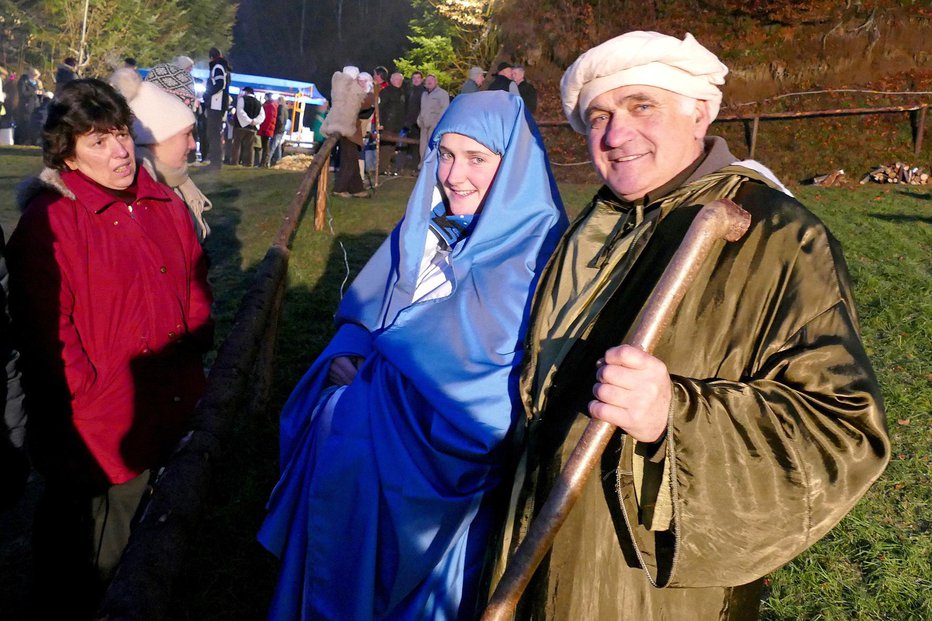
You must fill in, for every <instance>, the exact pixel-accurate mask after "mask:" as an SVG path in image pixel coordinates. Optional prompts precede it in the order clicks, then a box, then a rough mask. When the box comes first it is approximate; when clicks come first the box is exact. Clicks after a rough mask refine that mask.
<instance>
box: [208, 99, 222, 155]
mask: <svg viewBox="0 0 932 621" xmlns="http://www.w3.org/2000/svg"><path fill="white" fill-rule="evenodd" d="M222 132H223V110H208V111H207V154H208V157H209V159H210V167H211V168H220V166H221V164H223V147H222V146H221V144H222V143H221V136H222Z"/></svg>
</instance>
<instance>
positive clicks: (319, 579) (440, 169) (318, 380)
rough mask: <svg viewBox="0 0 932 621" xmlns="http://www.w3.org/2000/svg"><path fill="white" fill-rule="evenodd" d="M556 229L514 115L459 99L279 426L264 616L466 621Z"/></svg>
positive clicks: (535, 160)
mask: <svg viewBox="0 0 932 621" xmlns="http://www.w3.org/2000/svg"><path fill="white" fill-rule="evenodd" d="M463 137H465V138H466V140H464V139H463ZM462 145H466V146H465V147H464V146H462ZM469 145H472V146H471V147H470V146H469ZM498 158H500V162H498ZM490 161H493V162H497V171H496V170H495V169H491V175H493V176H494V180H493V176H488V175H487V173H488V172H489V169H488V165H489V162H490ZM464 171H465V172H464ZM477 171H478V172H477ZM483 171H485V172H483ZM483 174H486V181H482V179H481V178H482V176H483ZM477 178H479V180H478V181H477V180H476V179H477ZM470 180H472V181H473V182H476V183H475V184H471V183H470ZM474 186H476V187H474ZM470 201H472V202H470ZM464 205H465V206H466V207H465V208H464ZM470 205H472V206H471V207H470ZM470 212H475V215H472V214H471V213H470ZM565 228H566V215H565V213H564V211H563V207H562V204H561V202H560V198H559V194H558V193H557V189H556V184H555V183H554V180H553V175H552V174H551V171H550V166H549V163H548V161H547V156H546V152H545V150H544V147H543V143H542V141H541V138H540V134H539V133H538V131H537V128H536V125H535V124H534V121H533V120H532V118H531V116H530V114H528V113H527V111H526V110H525V108H524V104H523V103H522V101H521V99H520V98H518V97H514V96H512V95H510V94H508V93H505V92H501V91H489V92H479V93H473V94H469V95H463V96H459V97H457V98H455V99H454V100H453V102H452V103H451V105H450V107H449V108H448V109H447V111H446V113H445V114H444V116H443V118H442V119H441V120H440V122H439V124H438V125H437V128H436V129H435V131H434V134H433V136H432V137H431V141H430V148H429V151H428V153H427V154H426V157H425V159H424V162H423V165H422V169H421V173H420V175H419V177H418V179H417V183H416V185H415V188H414V191H413V193H412V195H411V198H410V200H409V201H408V206H407V210H406V212H405V215H404V217H403V219H402V220H401V222H400V223H399V224H398V225H397V226H396V227H395V229H394V230H393V231H392V233H391V234H390V235H389V237H388V239H387V240H386V241H385V242H384V243H383V244H382V246H381V247H380V248H379V249H378V250H377V251H376V253H375V254H374V255H373V257H372V259H370V261H369V262H368V263H367V264H366V266H365V267H364V268H363V269H362V271H361V272H360V274H359V276H358V277H357V278H356V280H355V281H354V282H353V285H352V286H351V287H350V289H349V291H348V292H347V295H346V296H345V298H344V299H343V301H342V302H341V304H340V306H339V308H338V310H337V313H336V325H337V333H336V335H335V336H334V337H333V340H332V341H331V342H330V344H329V345H328V346H327V348H326V349H325V350H324V352H323V353H322V354H321V355H320V356H319V357H318V359H317V360H316V361H315V363H314V364H313V366H312V367H311V368H310V370H309V371H308V372H307V374H306V375H305V376H304V378H303V379H302V380H301V382H300V383H299V384H298V386H297V387H296V388H295V391H294V393H293V394H292V395H291V397H290V399H289V400H288V402H287V403H286V405H285V408H284V410H283V412H282V417H281V455H280V459H281V462H280V463H281V465H282V474H281V480H280V481H279V483H278V485H277V486H276V487H275V490H274V491H273V492H272V496H271V499H270V500H269V506H268V509H269V514H268V517H267V518H266V521H265V523H264V524H263V526H262V529H261V531H260V533H259V540H260V542H261V543H262V544H263V545H264V546H265V547H266V548H267V549H269V550H270V551H271V552H273V553H274V554H276V555H277V556H279V558H280V559H281V560H282V568H281V574H280V576H279V581H278V586H277V588H276V592H275V595H274V597H273V601H272V606H271V610H270V618H272V619H289V620H290V619H333V620H339V621H354V620H371V619H380V620H382V619H386V620H387V619H405V620H408V619H431V620H446V619H450V620H453V619H471V618H474V617H475V616H476V614H477V607H478V605H479V603H480V594H479V592H478V591H479V581H480V573H481V570H482V567H483V563H484V561H485V553H486V549H487V547H488V543H489V542H488V539H489V532H490V530H491V529H492V527H493V526H494V522H495V521H497V520H500V519H503V516H501V515H499V514H498V512H497V508H496V503H495V502H493V497H494V494H493V492H495V491H496V490H497V488H498V487H499V485H500V483H501V480H502V477H503V473H504V471H506V470H507V468H506V464H507V463H508V460H509V459H510V458H511V455H510V449H511V443H510V441H509V440H510V434H511V433H512V431H513V429H514V428H515V423H516V422H517V421H518V420H519V419H520V418H522V417H523V409H522V406H521V403H520V399H519V397H518V386H517V383H518V369H519V366H520V363H521V358H522V352H523V341H524V337H525V333H526V327H527V321H528V315H529V311H530V305H531V296H532V294H533V291H534V287H535V285H536V283H537V278H538V275H539V273H540V272H541V270H542V269H543V266H544V264H545V263H546V261H547V259H548V258H549V256H550V253H551V251H552V250H553V248H554V246H555V245H556V242H557V240H558V239H559V237H560V235H561V234H562V233H563V231H564V230H565Z"/></svg>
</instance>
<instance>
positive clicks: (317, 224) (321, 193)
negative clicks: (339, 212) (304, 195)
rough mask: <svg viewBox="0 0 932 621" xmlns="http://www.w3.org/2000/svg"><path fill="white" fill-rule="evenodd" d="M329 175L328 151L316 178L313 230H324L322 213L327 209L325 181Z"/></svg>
mask: <svg viewBox="0 0 932 621" xmlns="http://www.w3.org/2000/svg"><path fill="white" fill-rule="evenodd" d="M329 176H330V153H329V152H328V153H327V159H326V161H325V162H324V167H323V168H322V169H321V170H320V176H319V177H318V178H317V203H316V205H315V206H314V230H315V231H322V230H324V213H325V212H326V211H327V182H328V179H327V178H328V177H329Z"/></svg>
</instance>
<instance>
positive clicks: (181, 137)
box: [110, 63, 211, 242]
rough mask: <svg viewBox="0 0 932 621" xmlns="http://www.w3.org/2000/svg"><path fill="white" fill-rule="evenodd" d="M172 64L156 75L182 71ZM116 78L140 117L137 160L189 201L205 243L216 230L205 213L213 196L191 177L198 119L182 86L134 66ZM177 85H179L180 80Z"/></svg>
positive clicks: (137, 119)
mask: <svg viewBox="0 0 932 621" xmlns="http://www.w3.org/2000/svg"><path fill="white" fill-rule="evenodd" d="M166 65H167V66H168V67H169V68H173V66H171V65H168V64H167V63H165V64H163V65H156V66H154V67H153V68H152V69H151V70H150V73H153V72H154V75H156V76H162V75H168V76H170V75H174V74H175V73H178V71H177V70H176V71H175V72H172V71H164V70H161V69H160V67H161V68H162V69H164V68H165V66H166ZM110 82H111V83H112V84H113V85H114V87H116V89H117V90H118V91H119V92H120V94H122V95H123V96H124V97H125V98H126V100H127V102H128V103H129V107H130V109H132V111H133V116H134V117H135V119H134V121H133V133H134V134H135V135H136V159H137V160H138V161H139V162H141V164H142V165H143V166H145V167H146V168H147V169H148V170H149V172H150V173H151V174H152V175H153V176H154V177H155V178H156V179H158V181H160V182H162V183H164V184H166V185H168V186H169V187H171V188H172V189H173V190H175V193H176V194H178V196H180V197H181V199H182V200H183V201H184V202H185V204H186V205H187V206H188V209H189V210H190V211H191V216H192V218H193V219H194V225H195V228H196V229H197V235H198V238H199V239H200V240H201V241H202V242H203V241H204V240H205V239H206V238H207V235H208V234H209V233H210V227H209V226H208V225H207V222H206V221H205V220H204V212H205V211H208V210H210V208H211V203H210V200H208V199H207V197H206V196H204V194H203V192H201V191H200V189H198V187H197V186H196V185H195V184H194V181H192V180H191V177H190V176H188V153H190V152H191V151H192V150H193V149H194V147H195V144H194V135H193V131H194V126H195V118H194V113H193V112H192V111H191V108H190V107H189V106H188V105H186V103H185V102H184V101H183V99H182V97H181V95H180V94H179V93H177V92H175V91H176V90H177V88H173V87H172V85H173V84H174V83H172V84H162V83H161V82H160V81H159V80H158V79H155V80H148V79H147V80H146V81H143V79H142V78H141V77H139V74H138V73H136V72H135V71H133V70H127V69H118V70H117V71H116V72H114V74H113V76H112V77H111V78H110ZM174 86H178V85H177V84H174Z"/></svg>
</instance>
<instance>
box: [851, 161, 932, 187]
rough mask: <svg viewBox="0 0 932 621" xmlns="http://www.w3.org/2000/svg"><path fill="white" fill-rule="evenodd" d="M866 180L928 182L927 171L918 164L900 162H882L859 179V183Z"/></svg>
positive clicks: (916, 183)
mask: <svg viewBox="0 0 932 621" xmlns="http://www.w3.org/2000/svg"><path fill="white" fill-rule="evenodd" d="M868 181H873V182H874V183H906V184H909V185H926V184H927V183H929V173H928V172H926V171H925V170H924V169H922V168H919V167H918V166H910V165H909V164H904V163H902V162H896V163H894V164H884V165H881V166H878V167H877V168H875V169H874V170H872V171H870V172H869V173H867V174H866V175H864V178H863V179H861V184H865V183H867V182H868Z"/></svg>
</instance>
